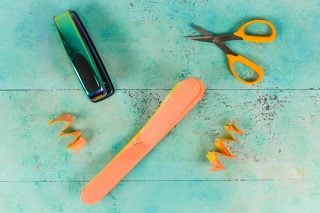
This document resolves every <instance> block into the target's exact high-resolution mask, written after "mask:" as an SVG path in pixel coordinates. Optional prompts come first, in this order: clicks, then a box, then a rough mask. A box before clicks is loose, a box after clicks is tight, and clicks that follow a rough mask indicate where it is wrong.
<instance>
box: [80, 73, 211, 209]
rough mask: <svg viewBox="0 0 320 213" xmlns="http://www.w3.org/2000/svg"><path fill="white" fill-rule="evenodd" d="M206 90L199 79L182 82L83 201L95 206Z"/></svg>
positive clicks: (87, 189) (86, 190) (91, 185)
mask: <svg viewBox="0 0 320 213" xmlns="http://www.w3.org/2000/svg"><path fill="white" fill-rule="evenodd" d="M204 91H205V86H204V84H203V82H202V81H201V80H199V79H196V78H188V79H186V80H183V81H181V82H179V83H178V84H177V85H176V86H175V87H174V88H173V89H172V91H171V92H170V93H169V95H168V96H167V97H166V98H165V100H164V101H163V102H162V104H161V105H160V106H159V108H158V109H157V111H156V112H155V113H154V114H153V116H152V117H151V118H150V119H149V121H148V122H147V123H146V125H145V126H144V127H143V128H142V129H141V130H140V131H139V132H138V133H137V134H136V136H134V137H133V138H132V139H131V141H130V142H129V143H128V144H127V145H126V146H125V147H124V148H123V149H122V151H120V152H119V153H118V154H117V155H116V156H115V157H114V158H113V159H112V160H111V162H109V164H108V165H107V166H106V167H105V168H104V169H102V170H101V171H100V172H99V173H98V174H97V175H96V176H95V177H94V178H93V179H92V180H91V181H90V182H89V183H88V184H87V185H86V186H85V187H84V189H83V191H82V194H81V199H82V201H83V202H84V203H87V204H93V203H96V202H98V201H99V200H101V199H102V198H103V197H104V196H105V195H106V194H107V193H109V192H110V191H111V190H112V188H114V187H115V186H116V185H117V184H118V183H119V182H120V180H121V179H122V178H123V177H124V176H126V175H127V174H128V173H129V172H130V170H131V169H133V167H134V166H135V165H137V164H138V162H139V161H140V160H142V158H144V156H146V155H147V154H148V153H149V152H150V151H151V149H152V148H154V147H155V146H156V145H157V144H158V143H159V142H160V140H161V139H162V138H163V137H165V136H166V135H167V134H168V133H169V132H170V130H171V129H172V128H173V127H174V126H175V125H176V124H178V123H179V121H180V120H181V119H182V118H183V117H184V116H185V115H186V114H187V113H188V112H189V111H190V110H191V109H192V108H193V107H194V106H195V105H196V104H197V103H198V102H199V101H200V100H201V98H202V96H203V94H204Z"/></svg>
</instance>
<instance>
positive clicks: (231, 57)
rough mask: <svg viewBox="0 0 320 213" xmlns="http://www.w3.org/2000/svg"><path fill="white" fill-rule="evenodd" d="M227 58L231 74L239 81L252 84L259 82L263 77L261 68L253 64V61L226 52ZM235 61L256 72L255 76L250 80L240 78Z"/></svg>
mask: <svg viewBox="0 0 320 213" xmlns="http://www.w3.org/2000/svg"><path fill="white" fill-rule="evenodd" d="M227 59H228V62H229V68H230V71H231V73H232V75H233V76H234V77H235V78H236V79H237V80H239V81H241V82H242V83H244V84H249V85H250V84H251V85H252V84H257V83H259V82H260V81H261V80H262V79H263V76H264V71H263V69H262V68H261V67H260V66H259V65H257V64H255V63H254V62H252V61H250V60H249V59H247V58H245V57H243V56H242V55H232V54H227ZM235 63H241V64H243V65H245V66H247V67H249V68H250V69H251V70H252V71H253V72H255V73H256V75H257V78H256V79H254V80H252V81H251V80H250V81H249V80H246V79H243V78H241V77H240V76H239V74H238V73H237V71H236V69H235Z"/></svg>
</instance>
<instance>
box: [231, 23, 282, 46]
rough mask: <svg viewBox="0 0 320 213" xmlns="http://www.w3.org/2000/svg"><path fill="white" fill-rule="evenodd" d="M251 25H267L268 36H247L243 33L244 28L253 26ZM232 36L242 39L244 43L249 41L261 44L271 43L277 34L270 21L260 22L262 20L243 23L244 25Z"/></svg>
mask: <svg viewBox="0 0 320 213" xmlns="http://www.w3.org/2000/svg"><path fill="white" fill-rule="evenodd" d="M253 24H264V25H267V26H268V27H269V28H270V30H271V33H270V34H269V35H249V34H247V33H246V32H245V30H246V28H247V27H249V26H250V25H253ZM234 35H235V36H238V37H240V38H242V40H244V41H251V42H256V43H261V42H271V41H273V40H274V39H275V38H276V36H277V32H276V28H275V27H274V25H273V24H272V23H271V22H270V21H267V20H262V19H256V20H252V21H249V22H247V23H245V24H244V25H242V26H241V27H240V28H239V29H238V30H237V31H236V32H235V33H234Z"/></svg>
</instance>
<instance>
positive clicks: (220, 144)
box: [207, 120, 244, 171]
mask: <svg viewBox="0 0 320 213" xmlns="http://www.w3.org/2000/svg"><path fill="white" fill-rule="evenodd" d="M224 128H225V129H226V131H227V132H228V134H229V136H230V137H229V138H218V139H217V140H216V141H215V143H214V144H215V146H216V149H215V151H212V152H208V154H207V158H208V160H209V161H210V163H211V164H212V168H211V171H219V170H222V169H224V166H223V165H222V163H221V162H220V160H219V158H218V155H222V156H224V157H227V158H233V157H234V155H233V154H232V153H231V152H230V151H229V149H228V148H227V147H226V146H225V144H224V143H227V142H238V140H237V139H236V138H235V136H234V135H233V133H237V134H240V135H242V134H243V133H244V132H243V131H242V130H241V129H239V127H238V126H237V123H236V121H235V120H232V122H231V123H230V124H227V125H225V126H224Z"/></svg>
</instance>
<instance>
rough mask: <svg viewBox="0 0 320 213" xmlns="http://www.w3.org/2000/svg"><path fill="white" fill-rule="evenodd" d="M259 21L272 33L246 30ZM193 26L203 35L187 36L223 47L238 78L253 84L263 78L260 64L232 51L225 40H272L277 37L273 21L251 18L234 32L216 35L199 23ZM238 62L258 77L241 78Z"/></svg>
mask: <svg viewBox="0 0 320 213" xmlns="http://www.w3.org/2000/svg"><path fill="white" fill-rule="evenodd" d="M257 23H259V24H264V25H266V26H268V27H269V28H270V29H271V33H270V34H268V35H250V34H247V33H246V32H245V29H246V28H247V27H249V26H250V25H253V24H257ZM191 27H192V28H193V29H195V30H197V31H198V32H199V33H201V34H202V35H201V36H187V37H188V38H190V39H192V40H196V41H203V42H210V43H214V44H215V45H217V46H218V47H220V49H222V51H224V53H225V54H226V57H227V59H228V64H229V69H230V71H231V73H232V75H233V76H234V77H235V78H236V79H237V80H239V81H241V82H242V83H244V84H249V85H252V84H256V83H259V82H260V81H261V80H262V79H263V76H264V71H263V69H262V68H261V67H260V66H259V65H257V64H256V63H254V62H252V61H251V60H249V59H247V58H246V57H244V56H242V55H238V54H237V53H235V52H234V51H232V50H231V49H230V48H229V47H228V46H227V45H226V44H225V42H227V41H233V40H243V41H248V42H255V43H266V42H271V41H273V40H274V39H275V38H276V29H275V27H274V25H273V24H272V23H271V22H269V21H267V20H261V19H257V20H251V21H249V22H247V23H245V24H243V25H242V26H241V27H240V28H239V29H238V30H237V31H236V32H234V33H233V34H227V35H215V34H213V33H211V32H209V31H207V30H205V29H203V28H201V27H199V26H197V25H191ZM237 62H238V63H241V64H243V65H245V66H247V67H249V68H250V69H252V71H254V72H255V73H256V75H257V77H256V79H253V80H246V79H243V78H241V77H240V76H239V75H238V74H237V72H236V69H235V63H237Z"/></svg>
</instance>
